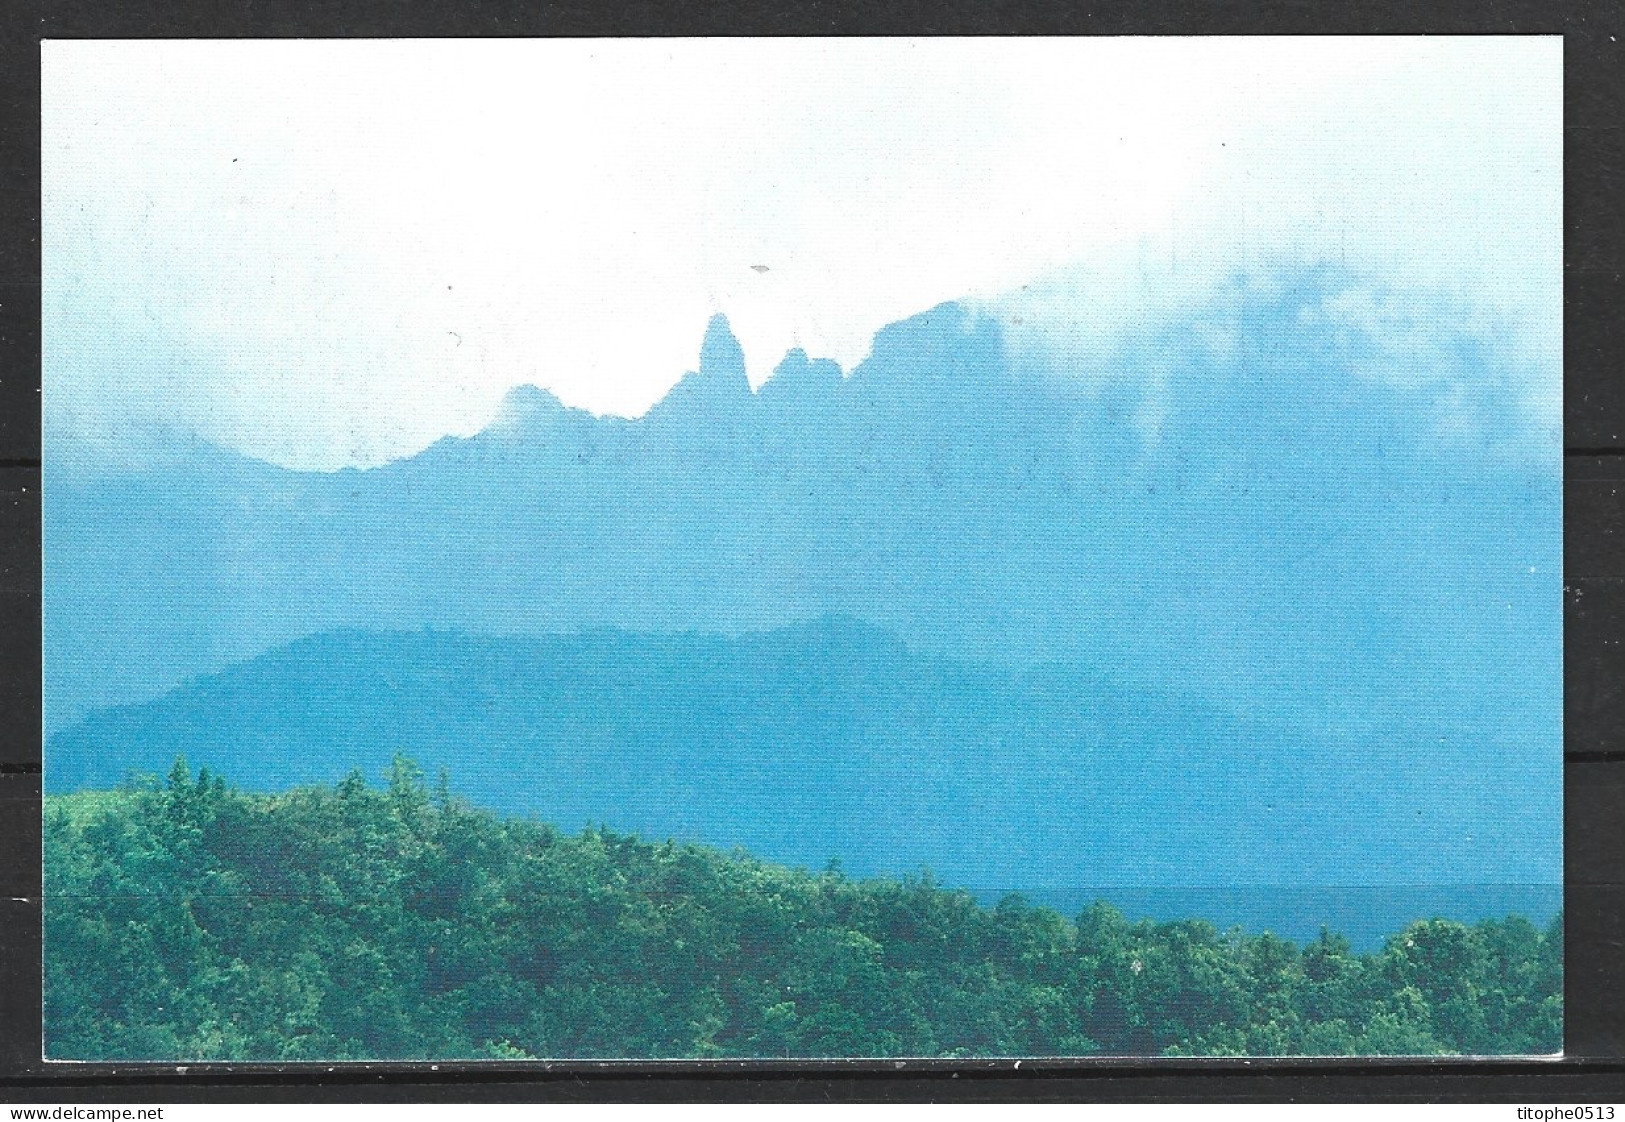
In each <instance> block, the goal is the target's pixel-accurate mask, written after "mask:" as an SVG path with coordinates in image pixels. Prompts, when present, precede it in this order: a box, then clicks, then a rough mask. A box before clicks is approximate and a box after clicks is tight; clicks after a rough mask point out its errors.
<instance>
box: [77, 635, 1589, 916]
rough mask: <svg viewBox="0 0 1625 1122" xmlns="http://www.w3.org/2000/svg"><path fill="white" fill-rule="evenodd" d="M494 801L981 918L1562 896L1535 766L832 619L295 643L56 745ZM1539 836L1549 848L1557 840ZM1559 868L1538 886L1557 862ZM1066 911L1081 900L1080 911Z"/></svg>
mask: <svg viewBox="0 0 1625 1122" xmlns="http://www.w3.org/2000/svg"><path fill="white" fill-rule="evenodd" d="M396 752H405V753H407V754H409V755H411V756H412V757H413V758H415V759H416V760H417V761H418V762H419V763H420V764H421V765H423V766H424V768H425V770H426V771H427V772H428V774H429V776H430V779H431V782H432V780H433V777H434V775H435V774H436V772H437V771H438V769H440V768H442V767H444V768H446V769H447V770H448V771H449V772H450V774H451V775H452V776H454V777H455V782H456V786H455V788H454V790H455V791H456V792H457V793H459V794H462V795H465V796H467V797H469V798H470V799H471V800H473V801H474V802H475V803H477V804H479V805H485V806H492V807H497V808H500V809H504V810H508V811H516V812H527V813H531V814H535V815H537V816H539V817H541V818H543V819H546V820H548V821H552V822H556V823H559V824H560V825H562V826H564V827H565V828H567V829H572V830H573V829H577V828H579V827H581V826H584V825H587V824H588V823H600V822H602V823H606V824H608V825H610V826H612V827H614V828H616V829H619V830H623V831H635V832H638V833H640V834H641V835H643V836H644V837H649V838H655V839H659V838H665V837H677V838H681V839H705V840H707V841H709V842H711V843H713V844H720V845H724V846H733V845H738V846H744V847H746V848H748V849H750V850H751V851H752V852H754V853H757V854H762V855H767V856H771V857H772V858H774V859H776V860H781V861H790V862H794V863H798V864H803V865H808V866H811V867H814V868H818V867H821V866H822V865H823V864H824V863H825V862H827V861H828V860H830V859H831V858H836V859H839V860H841V861H842V862H843V865H844V867H845V868H846V869H847V870H848V871H850V872H854V873H865V874H867V873H877V872H889V873H894V874H895V873H903V872H908V871H910V870H918V869H919V868H920V867H921V866H928V867H930V868H931V869H932V870H933V871H934V872H935V873H936V874H937V875H938V876H940V877H942V878H944V879H945V880H946V881H947V882H948V883H951V884H956V885H966V886H969V887H971V888H973V889H975V890H978V891H981V892H983V893H999V892H1003V891H1006V890H1021V891H1025V892H1027V893H1030V894H1032V895H1033V896H1034V897H1035V898H1037V899H1056V898H1063V899H1065V898H1068V897H1070V896H1074V895H1076V894H1077V893H1078V892H1079V891H1080V890H1081V889H1083V888H1086V887H1088V886H1100V885H1118V884H1137V885H1142V886H1147V887H1150V886H1156V885H1191V884H1221V885H1222V884H1228V885H1243V884H1265V885H1304V884H1336V883H1345V882H1347V881H1348V879H1349V877H1350V875H1351V874H1354V875H1357V876H1359V877H1365V878H1370V879H1369V880H1368V881H1366V882H1365V883H1372V884H1397V883H1407V882H1421V883H1440V882H1451V881H1453V880H1457V881H1459V880H1461V879H1463V877H1464V875H1465V876H1466V877H1467V878H1468V879H1470V880H1471V879H1482V878H1483V876H1484V874H1485V873H1486V872H1492V873H1493V874H1494V879H1500V880H1514V881H1515V880H1520V879H1522V880H1541V879H1548V880H1549V879H1552V877H1553V874H1554V871H1555V869H1554V867H1553V866H1552V865H1551V861H1552V860H1555V857H1556V853H1557V850H1556V848H1555V844H1554V845H1553V847H1552V849H1551V852H1550V853H1549V854H1544V855H1542V854H1540V853H1538V852H1536V853H1531V850H1538V849H1539V847H1538V846H1537V845H1536V844H1535V843H1537V842H1538V841H1542V840H1553V839H1555V833H1556V831H1557V830H1558V828H1559V825H1560V823H1559V819H1558V816H1557V815H1556V813H1555V808H1554V807H1552V806H1550V805H1546V804H1543V803H1541V802H1540V801H1539V800H1538V799H1537V800H1535V801H1533V802H1531V800H1530V799H1529V798H1528V797H1527V790H1526V787H1525V784H1524V783H1523V777H1524V776H1526V775H1527V774H1528V773H1529V771H1530V761H1529V760H1528V759H1519V758H1518V757H1517V756H1516V755H1513V754H1506V753H1499V752H1495V751H1491V750H1490V749H1489V747H1488V745H1486V743H1484V742H1483V741H1480V740H1478V739H1475V738H1472V737H1466V736H1459V735H1440V734H1439V730H1417V731H1415V732H1414V733H1413V734H1412V735H1411V736H1410V737H1408V738H1401V739H1394V740H1382V741H1360V740H1356V739H1354V738H1350V737H1348V736H1346V735H1340V734H1338V733H1336V732H1333V731H1328V730H1326V729H1311V728H1303V727H1294V726H1291V725H1288V724H1285V723H1282V722H1278V721H1268V720H1259V719H1250V718H1246V717H1243V716H1239V715H1237V714H1235V713H1233V712H1226V711H1224V710H1222V709H1217V708H1213V707H1210V706H1205V705H1200V704H1192V703H1190V702H1188V701H1185V700H1182V699H1179V698H1175V697H1170V696H1166V695H1160V694H1157V693H1153V692H1148V691H1146V690H1143V689H1138V688H1135V687H1133V686H1131V685H1127V684H1125V683H1122V682H1120V681H1115V680H1113V679H1111V678H1110V677H1107V676H1102V675H1095V674H1088V673H1083V672H1079V671H1076V670H1067V669H1065V668H1061V667H1054V666H1048V667H1035V668H1030V669H1027V670H1023V671H1020V672H1008V671H1001V670H996V669H991V668H989V667H987V666H976V665H969V664H963V663H958V662H955V661H952V660H947V659H941V658H936V657H931V656H924V655H919V654H917V653H914V652H911V651H910V650H909V649H908V648H907V647H906V646H905V645H904V644H902V643H901V642H899V641H898V640H897V639H896V637H895V636H892V635H890V634H888V633H886V632H884V631H881V630H879V629H877V628H874V627H872V626H869V625H867V624H861V623H858V622H856V621H852V620H847V619H842V618H828V619H823V620H818V621H814V622H812V623H808V624H803V625H798V626H795V627H792V628H787V629H782V630H778V631H774V632H770V633H766V634H760V635H752V636H746V637H743V638H738V639H726V638H721V637H718V636H707V635H692V634H691V635H664V636H656V635H632V634H627V633H623V632H617V631H596V632H590V633H585V634H581V635H577V636H569V637H547V638H506V639H493V638H479V637H471V636H466V635H459V634H450V633H442V632H423V631H420V632H416V633H364V632H337V633H332V634H325V635H320V636H315V637H312V638H308V639H304V640H301V641H299V642H297V643H294V644H292V645H291V646H288V647H283V648H280V649H278V650H275V651H272V652H269V653H267V654H265V655H262V656H260V657H258V658H256V659H254V660H252V661H250V662H247V663H245V664H242V665H239V666H236V667H233V668H232V669H230V670H228V671H226V672H225V673H222V674H219V675H215V676H211V677H207V678H203V679H200V680H197V681H194V682H192V683H190V684H188V685H187V686H185V687H183V688H181V689H179V690H176V691H175V692H173V693H171V694H169V695H168V696H166V697H164V698H162V699H160V700H158V701H155V702H149V703H147V704H144V705H138V706H132V707H128V708H124V709H117V710H113V711H111V712H104V713H101V714H98V715H96V716H95V717H92V718H91V719H89V720H88V721H85V722H83V723H80V724H78V725H76V726H74V727H72V728H69V729H65V730H63V731H62V732H61V733H59V734H57V736H56V737H55V738H53V740H52V741H51V744H50V752H49V756H48V766H47V772H46V777H47V783H48V786H49V787H50V789H52V790H57V791H61V790H70V789H73V788H76V787H80V786H87V785H88V786H111V785H113V784H114V783H116V782H118V781H119V780H120V779H121V778H122V777H123V775H124V774H125V773H126V772H128V771H137V772H147V773H157V774H161V773H163V772H167V771H168V770H169V767H170V765H171V764H172V763H173V761H174V758H175V756H176V754H178V753H184V754H185V755H186V756H187V757H188V759H189V761H190V763H191V764H192V766H193V767H194V768H196V767H198V766H207V767H209V768H211V770H213V771H215V772H216V773H221V772H224V773H225V774H228V775H229V776H231V777H232V778H233V780H235V781H237V782H240V783H245V784H246V785H248V786H250V787H255V788H260V789H272V790H275V789H283V788H286V787H288V786H291V785H294V784H296V783H302V782H312V781H323V782H332V781H334V780H336V779H338V778H340V777H341V776H343V775H344V773H345V772H346V771H347V770H348V769H350V768H352V767H358V768H361V769H362V770H363V771H364V773H365V774H367V775H368V776H369V777H370V778H372V779H374V780H376V779H377V778H378V777H379V776H380V775H382V774H383V773H385V772H386V771H387V768H388V766H389V761H390V759H391V757H392V756H393V754H394V753H396ZM1547 835H1552V837H1551V838H1548V837H1547ZM1543 856H1544V857H1545V858H1549V859H1551V860H1542V857H1543ZM1067 902H1068V903H1072V902H1074V901H1072V900H1071V899H1067Z"/></svg>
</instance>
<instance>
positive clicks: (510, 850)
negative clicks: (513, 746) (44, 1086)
mask: <svg viewBox="0 0 1625 1122" xmlns="http://www.w3.org/2000/svg"><path fill="white" fill-rule="evenodd" d="M45 884H46V892H47V906H46V909H45V923H46V930H45V940H46V941H45V1034H46V1045H47V1054H48V1055H49V1056H51V1057H53V1058H61V1059H162V1060H186V1059H192V1060H195V1059H229V1060H250V1059H256V1060H309V1059H386V1058H387V1059H400V1058H436V1059H451V1058H462V1057H514V1058H519V1057H526V1056H555V1057H705V1056H759V1057H775V1056H859V1055H920V1056H940V1055H1031V1056H1037V1055H1055V1054H1102V1053H1104V1054H1156V1053H1163V1054H1174V1055H1178V1054H1226V1055H1234V1054H1306V1053H1307V1054H1342V1055H1348V1054H1361V1053H1365V1054H1416V1053H1451V1052H1456V1053H1478V1054H1486V1053H1543V1052H1554V1051H1557V1050H1558V1049H1559V1048H1560V1047H1561V1036H1562V1033H1561V1024H1562V1004H1561V1002H1562V986H1561V943H1562V939H1561V930H1560V921H1559V922H1557V923H1554V924H1553V925H1552V927H1551V928H1550V929H1549V930H1546V931H1544V932H1542V931H1540V930H1537V929H1536V928H1535V927H1534V926H1532V925H1531V924H1530V923H1528V922H1527V921H1526V920H1523V919H1521V918H1517V917H1512V918H1509V919H1507V920H1505V921H1500V922H1496V921H1487V922H1483V923H1479V924H1477V925H1475V926H1465V925H1462V924H1459V923H1455V922H1451V921H1447V920H1424V921H1421V922H1418V923H1414V924H1412V925H1411V926H1409V927H1408V928H1406V929H1405V930H1404V931H1403V932H1401V933H1399V934H1397V935H1395V936H1393V937H1392V938H1390V939H1389V940H1388V942H1387V944H1386V946H1385V947H1384V948H1383V950H1382V951H1381V952H1380V953H1377V954H1363V955H1362V954H1355V953H1353V952H1352V951H1351V950H1350V948H1349V945H1348V943H1347V942H1346V941H1345V940H1344V939H1342V938H1341V937H1339V936H1336V935H1332V934H1327V933H1322V935H1321V937H1320V938H1319V939H1318V940H1317V941H1315V942H1313V943H1311V944H1309V945H1308V946H1305V947H1303V948H1302V949H1299V948H1298V947H1296V946H1294V945H1293V944H1292V943H1289V942H1286V941H1284V940H1281V939H1278V938H1276V937H1274V936H1272V935H1269V934H1264V935H1258V936H1246V935H1242V934H1240V933H1239V932H1230V933H1221V932H1219V931H1217V930H1216V929H1215V928H1214V927H1213V926H1212V925H1210V924H1208V923H1205V922H1201V921H1194V920H1191V921H1181V922H1175V923H1163V924H1152V923H1149V922H1141V923H1129V922H1128V921H1126V920H1125V919H1124V917H1123V916H1122V915H1121V914H1120V913H1119V912H1117V911H1116V910H1115V909H1113V908H1112V907H1110V906H1109V905H1106V904H1096V905H1093V906H1091V907H1090V908H1088V909H1086V910H1085V911H1084V912H1083V914H1082V915H1080V916H1079V917H1077V919H1076V920H1075V921H1068V920H1067V919H1066V918H1064V917H1063V916H1061V915H1060V914H1058V913H1056V912H1054V911H1051V910H1049V909H1047V908H1040V907H1032V906H1029V905H1028V904H1026V903H1025V902H1023V901H1022V900H1021V899H1020V898H1019V897H1010V898H1008V899H1006V900H1005V901H1003V902H1002V903H1001V904H999V906H998V907H996V908H991V909H990V908H983V907H979V906H978V905H977V904H976V903H975V902H974V901H973V900H972V899H971V897H970V896H969V895H968V894H966V893H964V892H959V891H951V890H948V889H945V888H943V887H940V886H938V885H936V884H935V883H933V882H932V881H931V880H930V878H929V877H926V878H923V879H909V880H903V881H894V880H871V881H853V880H850V879H848V878H846V877H845V876H843V875H841V874H840V873H839V872H838V871H835V870H829V871H826V872H823V873H817V874H813V873H807V872H803V871H799V870H792V869H786V868H782V867H778V866H775V865H771V864H767V863H765V862H762V861H758V860H755V859H753V858H751V857H749V856H747V855H745V854H742V853H733V854H727V853H722V852H719V851H716V850H713V849H707V848H703V847H700V846H694V845H680V844H674V843H671V842H665V843H660V844H651V843H648V842H644V841H640V840H638V839H637V838H635V837H629V836H625V835H619V834H615V833H612V832H610V831H608V830H602V829H595V830H588V831H586V832H585V833H583V834H581V835H578V836H565V835H562V834H561V833H559V832H558V831H557V830H555V829H554V828H552V827H550V826H547V825H544V824H541V823H537V822H533V821H528V820H521V819H511V818H510V819H503V818H499V817H497V816H495V815H492V814H490V813H486V812H483V811H479V810H475V809H472V808H470V807H469V806H467V805H466V804H464V803H462V802H460V801H459V800H456V799H453V798H450V797H448V795H447V794H446V792H445V788H444V783H443V782H442V784H441V787H440V789H439V791H437V792H430V791H429V790H428V789H427V787H426V786H425V784H424V783H423V782H422V779H421V777H420V776H419V774H418V772H417V769H416V768H415V767H414V766H413V765H412V764H411V763H410V762H409V761H406V760H404V759H398V760H397V761H396V764H395V768H394V771H393V774H392V777H391V780H390V783H389V786H388V788H387V790H382V791H379V790H373V789H369V788H368V787H367V786H366V785H365V784H364V783H363V781H362V780H361V778H360V776H359V775H352V776H351V777H350V778H348V779H346V780H345V781H343V782H342V783H340V784H338V785H337V787H335V788H319V787H312V788H302V789H298V790H294V791H291V792H288V793H286V794H282V795H275V796H264V795H248V794H242V793H239V792H237V791H234V790H231V789H229V788H227V787H226V785H225V784H224V783H223V782H222V781H221V780H220V779H219V778H213V777H210V776H209V775H208V774H207V773H206V772H205V773H203V774H202V775H200V776H199V777H198V778H197V779H196V780H194V779H193V778H192V777H191V775H190V773H189V771H188V769H187V768H186V766H185V764H184V762H181V763H177V765H176V768H175V770H174V771H173V772H172V773H171V775H170V777H169V781H168V783H167V785H164V786H159V785H157V784H149V785H145V786H141V785H135V786H130V787H127V788H125V789H121V790H118V791H107V792H88V793H82V794H78V795H67V796H54V797H50V798H48V799H47V800H46V812H45Z"/></svg>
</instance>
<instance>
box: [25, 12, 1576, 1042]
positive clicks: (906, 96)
mask: <svg viewBox="0 0 1625 1122" xmlns="http://www.w3.org/2000/svg"><path fill="white" fill-rule="evenodd" d="M42 49H43V186H44V213H43V263H44V339H45V356H44V372H43V405H42V409H43V416H44V425H45V428H44V469H43V470H44V572H45V584H44V667H45V694H44V706H45V746H44V753H45V756H44V759H45V764H44V769H45V788H46V799H45V815H44V863H45V882H44V883H45V900H44V925H45V930H44V978H45V1020H44V1049H45V1056H46V1058H48V1059H51V1060H60V1061H113V1060H117V1061H151V1062H166V1063H176V1062H197V1061H210V1060H218V1061H274V1062H278V1063H285V1062H297V1061H321V1062H329V1063H331V1062H336V1061H346V1060H349V1061H367V1060H425V1061H455V1060H467V1059H512V1060H516V1061H523V1060H566V1061H568V1060H601V1059H609V1060H648V1059H665V1060H694V1059H705V1058H719V1057H722V1058H739V1059H752V1060H763V1061H774V1060H780V1061H782V1060H784V1059H787V1058H788V1059H820V1058H843V1059H849V1058H859V1059H879V1058H888V1059H891V1058H905V1059H906V1058H913V1057H918V1058H978V1059H979V1058H990V1057H1016V1058H1021V1057H1114V1056H1116V1057H1145V1056H1190V1057H1210V1056H1283V1055H1309V1056H1327V1055H1338V1056H1349V1055H1356V1056H1374V1055H1384V1056H1387V1055H1430V1056H1440V1055H1456V1056H1485V1055H1549V1054H1554V1053H1557V1052H1560V1051H1561V1049H1562V1035H1563V1034H1562V1029H1563V1007H1562V993H1563V988H1562V970H1563V963H1562V903H1563V901H1562V890H1561V882H1562V803H1561V800H1562V794H1561V779H1562V755H1561V753H1562V710H1561V701H1562V675H1561V669H1562V623H1561V596H1562V525H1561V514H1562V502H1561V491H1560V486H1561V479H1562V470H1561V466H1562V465H1561V444H1562V433H1561V404H1562V379H1561V374H1562V368H1561V323H1562V320H1561V313H1562V226H1561V215H1562V44H1561V41H1560V39H1558V38H1554V37H1494V36H1474V37H1448V36H1435V37H1418V38H1358V37H1355V38H1325V39H1321V38H1280V39H1275V38H1264V39H1246V38H1243V39H1226V38H1201V39H1183V38H1168V39H1157V38H1147V39H1137V38H1124V39H1112V38H1104V39H1069V38H1057V39H1045V38H1028V39H998V38H978V39H873V40H868V39H842V38H833V39H752V38H741V39H717V40H699V39H670V40H661V39H642V40H592V39H568V40H566V39H560V40H389V41H385V40H351V41H296V40H282V41H242V40H234V41H225V40H222V41H47V42H45V43H44V44H43V48H42Z"/></svg>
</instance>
